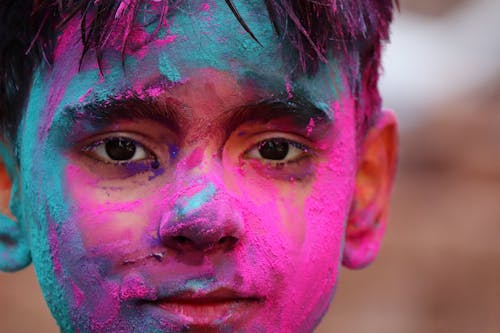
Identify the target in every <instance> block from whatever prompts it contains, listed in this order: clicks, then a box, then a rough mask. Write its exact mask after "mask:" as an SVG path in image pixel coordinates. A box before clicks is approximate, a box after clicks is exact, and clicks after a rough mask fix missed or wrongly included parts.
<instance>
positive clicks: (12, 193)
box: [0, 141, 31, 272]
mask: <svg viewBox="0 0 500 333" xmlns="http://www.w3.org/2000/svg"><path fill="white" fill-rule="evenodd" d="M18 180H19V177H18V170H17V163H16V160H15V158H14V154H13V153H12V151H11V149H10V147H9V145H7V144H5V143H4V142H2V141H0V270H2V271H4V272H13V271H17V270H20V269H22V268H24V267H26V266H28V265H29V264H30V263H31V254H30V250H29V244H28V238H27V235H26V232H25V230H24V228H23V225H22V223H21V221H19V220H18V221H16V218H15V217H14V215H17V217H18V218H20V215H19V214H16V213H18V212H16V211H15V210H16V207H19V204H18V201H19V193H18V191H17V189H18V186H19V184H18ZM13 210H14V211H13Z"/></svg>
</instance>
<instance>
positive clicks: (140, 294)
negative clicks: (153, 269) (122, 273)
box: [120, 272, 156, 301]
mask: <svg viewBox="0 0 500 333" xmlns="http://www.w3.org/2000/svg"><path fill="white" fill-rule="evenodd" d="M155 295H156V291H155V290H154V289H152V288H148V287H147V285H146V281H145V280H144V277H142V276H141V275H139V274H137V273H134V272H132V273H130V274H129V275H127V276H126V277H125V278H124V279H123V282H122V285H121V287H120V299H121V300H123V301H126V300H130V299H154V298H155V297H156V296H155Z"/></svg>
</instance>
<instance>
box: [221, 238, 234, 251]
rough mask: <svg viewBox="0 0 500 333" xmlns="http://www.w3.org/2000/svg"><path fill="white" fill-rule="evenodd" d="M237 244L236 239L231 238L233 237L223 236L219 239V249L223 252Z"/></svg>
mask: <svg viewBox="0 0 500 333" xmlns="http://www.w3.org/2000/svg"><path fill="white" fill-rule="evenodd" d="M237 242H238V238H236V237H233V236H224V237H222V238H221V239H219V242H218V243H219V247H221V248H222V249H224V250H230V249H232V248H233V247H234V246H235V245H236V243H237Z"/></svg>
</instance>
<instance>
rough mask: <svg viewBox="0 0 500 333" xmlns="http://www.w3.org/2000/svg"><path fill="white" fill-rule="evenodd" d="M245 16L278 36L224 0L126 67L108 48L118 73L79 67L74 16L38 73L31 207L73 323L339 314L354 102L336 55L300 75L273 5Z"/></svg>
mask: <svg viewBox="0 0 500 333" xmlns="http://www.w3.org/2000/svg"><path fill="white" fill-rule="evenodd" d="M153 9H154V8H153ZM238 9H239V10H240V12H241V14H242V16H243V17H244V18H245V20H246V22H247V24H248V25H249V26H250V28H251V29H252V30H253V32H254V33H255V35H256V36H257V38H258V39H259V41H260V42H261V43H262V45H263V46H262V47H261V46H259V45H258V44H257V43H255V42H254V41H253V40H251V38H250V37H249V36H248V34H247V33H246V32H244V30H243V29H242V28H241V26H240V25H239V23H238V22H237V20H236V19H235V17H234V16H233V14H232V13H231V11H230V10H229V8H228V7H227V6H226V5H225V3H224V2H223V1H211V2H204V1H189V2H185V4H184V5H182V7H181V8H179V9H171V13H170V14H169V15H170V16H169V17H168V28H163V29H161V30H160V32H159V35H158V38H157V39H156V40H155V41H153V42H151V43H149V44H147V45H146V46H143V47H141V48H139V49H137V48H135V49H134V48H133V47H128V48H127V50H128V51H127V52H126V54H125V59H124V65H122V59H121V55H120V47H117V48H116V50H114V49H112V48H110V49H109V50H107V52H106V53H105V55H104V60H103V75H101V74H100V73H99V68H98V65H97V62H96V60H95V57H94V56H92V55H89V56H88V57H86V58H85V61H84V62H83V64H82V67H81V70H79V59H80V55H81V52H82V47H81V45H80V41H79V36H80V32H79V22H77V21H76V20H73V21H70V23H69V24H68V26H66V27H65V31H64V33H63V34H62V35H61V36H60V37H59V39H58V42H57V47H56V52H55V54H56V59H55V63H54V65H53V67H52V68H50V69H47V68H41V69H39V70H38V72H37V74H36V75H35V81H34V84H33V88H32V91H31V95H30V98H29V102H28V106H27V110H26V113H25V115H24V118H23V122H22V124H21V129H20V137H19V156H20V174H21V183H22V192H21V196H22V203H23V206H22V208H21V210H22V212H23V215H24V216H25V218H27V219H28V220H29V232H30V244H31V248H32V256H33V262H34V264H35V268H36V271H37V274H38V277H39V280H40V284H41V286H42V289H43V291H44V293H45V297H46V299H47V301H48V303H49V306H50V307H51V310H52V312H53V314H54V316H55V317H56V319H57V321H58V323H59V324H60V325H61V326H62V327H63V329H64V330H67V331H70V330H74V331H78V332H89V331H95V332H180V331H193V332H197V331H199V332H210V331H216V332H219V331H220V332H229V331H235V332H276V331H283V332H285V331H286V332H307V331H310V330H312V328H313V327H314V326H315V325H316V324H317V323H318V321H319V319H320V318H321V316H322V315H323V314H324V313H325V311H326V309H327V307H328V304H329V301H330V299H331V297H332V294H333V291H334V289H335V285H336V281H337V275H338V270H339V264H340V261H341V257H342V251H343V238H344V229H345V222H346V219H347V217H348V213H349V209H350V205H351V200H352V195H353V189H354V184H355V173H356V161H357V160H356V146H355V141H356V140H355V120H354V118H355V117H354V112H353V109H352V108H351V107H350V105H351V97H350V95H349V94H348V93H347V92H348V89H347V87H346V86H345V84H344V82H345V80H344V79H343V78H344V75H343V73H342V71H341V69H340V68H336V67H335V65H333V63H330V64H329V65H328V66H326V65H325V66H324V67H322V68H321V69H320V72H319V73H318V74H317V75H316V76H315V77H314V78H306V77H302V78H298V79H296V80H294V81H292V80H291V79H290V77H289V76H288V75H287V73H289V71H290V64H287V63H286V62H284V60H283V59H284V58H285V57H284V56H283V53H285V52H286V50H285V49H281V47H280V46H279V45H280V40H279V37H277V36H276V35H275V34H274V33H273V30H272V25H271V23H270V21H269V19H268V17H267V13H266V10H265V7H264V4H263V3H261V2H260V1H245V2H239V3H238ZM147 19H148V17H146V18H145V19H144V21H147ZM119 21H120V20H119V19H118V20H117V22H119ZM117 24H118V23H117ZM152 26H153V27H152ZM152 26H147V27H145V28H144V29H143V31H142V32H140V31H135V32H134V34H135V35H137V36H135V35H134V37H133V39H132V43H133V42H134V40H138V41H139V42H140V41H141V40H144V39H145V38H147V36H149V33H150V32H151V31H152V30H154V28H155V24H153V25H152ZM139 42H138V45H141V44H140V43H139ZM112 43H113V41H111V44H112ZM117 43H118V42H117ZM189 329H190V330H189Z"/></svg>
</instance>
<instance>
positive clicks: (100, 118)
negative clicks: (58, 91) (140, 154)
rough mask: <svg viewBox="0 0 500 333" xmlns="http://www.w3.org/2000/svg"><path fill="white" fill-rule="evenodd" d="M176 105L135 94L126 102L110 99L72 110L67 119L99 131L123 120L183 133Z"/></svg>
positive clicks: (75, 106)
mask: <svg viewBox="0 0 500 333" xmlns="http://www.w3.org/2000/svg"><path fill="white" fill-rule="evenodd" d="M175 104H176V103H174V102H173V101H171V100H170V99H167V100H161V101H160V100H157V99H154V98H152V97H147V98H144V97H139V96H138V95H135V94H132V95H130V96H127V97H125V98H114V97H112V98H107V99H105V100H98V101H93V102H90V103H87V104H81V105H80V104H78V105H73V106H68V107H66V108H65V109H64V111H63V113H64V115H63V118H66V119H70V120H71V122H72V123H78V122H80V121H85V122H89V123H90V124H92V125H94V126H98V127H105V126H109V125H112V124H114V123H116V122H118V121H123V120H145V119H148V120H152V121H155V122H159V123H161V124H163V125H165V126H167V127H169V128H170V129H171V130H173V131H174V132H179V131H180V127H179V119H178V116H179V111H178V110H177V107H176V105H175Z"/></svg>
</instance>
